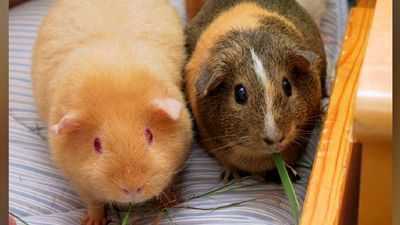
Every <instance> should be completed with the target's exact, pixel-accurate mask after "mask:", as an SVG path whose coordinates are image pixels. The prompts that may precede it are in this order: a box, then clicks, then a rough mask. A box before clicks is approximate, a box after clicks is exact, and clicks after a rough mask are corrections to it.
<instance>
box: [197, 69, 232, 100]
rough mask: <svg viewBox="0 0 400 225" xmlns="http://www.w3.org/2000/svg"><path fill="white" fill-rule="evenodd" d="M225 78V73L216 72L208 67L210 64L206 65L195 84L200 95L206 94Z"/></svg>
mask: <svg viewBox="0 0 400 225" xmlns="http://www.w3.org/2000/svg"><path fill="white" fill-rule="evenodd" d="M224 79H225V78H224V76H223V75H221V74H217V73H214V72H212V71H211V70H210V69H209V68H208V66H204V67H203V69H202V70H201V72H200V75H199V77H198V78H197V81H196V84H195V87H196V91H197V94H198V95H199V97H204V96H206V95H207V94H208V93H209V92H210V91H212V90H213V89H214V88H216V87H217V86H218V85H219V84H220V83H221V82H222V81H223V80H224Z"/></svg>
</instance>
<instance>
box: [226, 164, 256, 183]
mask: <svg viewBox="0 0 400 225" xmlns="http://www.w3.org/2000/svg"><path fill="white" fill-rule="evenodd" d="M249 175H250V174H249V173H247V172H243V171H240V170H237V169H235V168H233V167H228V166H224V171H222V173H221V175H220V181H221V180H222V181H223V182H224V184H227V183H229V182H230V181H232V180H234V179H240V178H242V177H246V176H249Z"/></svg>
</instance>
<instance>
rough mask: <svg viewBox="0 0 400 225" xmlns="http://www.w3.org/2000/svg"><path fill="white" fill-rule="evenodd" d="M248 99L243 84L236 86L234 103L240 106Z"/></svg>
mask: <svg viewBox="0 0 400 225" xmlns="http://www.w3.org/2000/svg"><path fill="white" fill-rule="evenodd" d="M247 98H248V95H247V91H246V88H245V87H244V86H243V84H238V85H236V87H235V101H236V102H237V103H239V104H241V105H243V104H244V103H246V101H247Z"/></svg>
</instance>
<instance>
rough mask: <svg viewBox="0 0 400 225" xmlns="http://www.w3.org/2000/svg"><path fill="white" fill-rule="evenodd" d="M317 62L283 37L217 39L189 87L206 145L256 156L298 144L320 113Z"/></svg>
mask: <svg viewBox="0 0 400 225" xmlns="http://www.w3.org/2000/svg"><path fill="white" fill-rule="evenodd" d="M321 61H322V59H321V58H320V56H318V55H317V54H316V53H314V52H312V51H311V50H309V48H307V47H306V46H304V45H302V44H301V42H300V41H293V38H290V37H287V36H283V35H281V36H279V35H278V34H271V33H268V32H265V31H254V30H250V31H232V32H230V33H229V34H227V35H226V36H223V37H221V38H220V39H219V41H218V42H217V43H216V44H215V45H214V47H213V48H212V49H211V50H210V52H209V56H208V57H207V58H206V59H205V60H204V61H203V64H202V66H201V68H200V70H199V71H200V72H199V73H198V77H197V80H196V82H195V89H196V93H197V101H196V102H197V103H196V104H197V110H198V115H197V116H196V117H197V119H198V120H200V121H198V122H199V123H201V127H202V128H203V129H205V130H206V132H207V133H208V136H209V139H208V140H206V141H213V142H214V143H216V146H218V147H217V149H221V148H231V149H232V150H235V149H241V150H243V149H247V150H248V151H252V152H254V153H257V154H271V153H273V152H280V151H282V150H284V149H287V148H289V147H290V146H295V145H297V144H299V142H300V141H302V137H304V135H305V134H306V133H308V132H309V131H308V130H307V129H306V127H307V126H308V125H309V123H310V121H312V120H313V118H314V119H315V117H316V116H317V114H319V113H320V101H321V97H322V88H321V81H320V75H321V73H322V72H321V71H322V70H321V65H320V64H321ZM200 131H201V129H200ZM211 151H213V150H211Z"/></svg>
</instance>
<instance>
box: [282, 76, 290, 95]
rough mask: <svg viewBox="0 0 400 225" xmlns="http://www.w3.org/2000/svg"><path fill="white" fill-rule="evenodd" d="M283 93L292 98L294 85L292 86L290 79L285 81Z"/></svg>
mask: <svg viewBox="0 0 400 225" xmlns="http://www.w3.org/2000/svg"><path fill="white" fill-rule="evenodd" d="M282 87H283V91H284V92H285V95H286V96H288V97H290V96H291V95H292V85H290V82H289V80H288V79H286V78H285V79H283V84H282Z"/></svg>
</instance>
